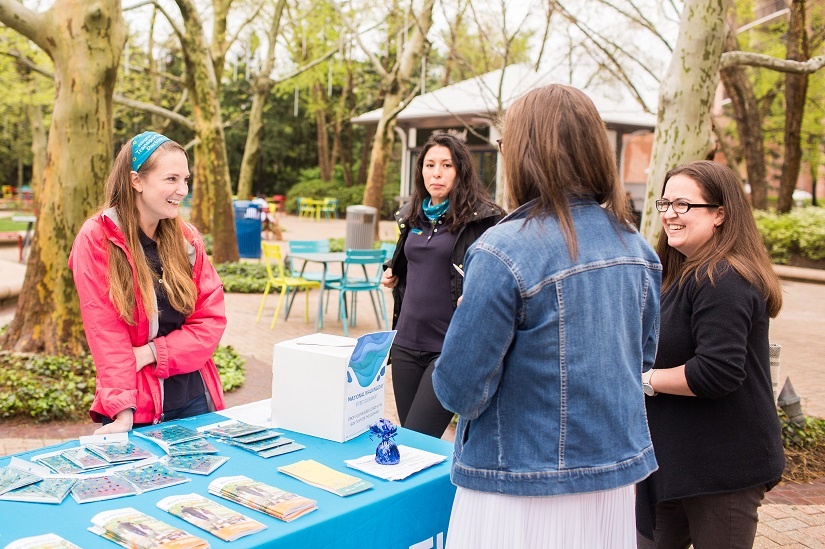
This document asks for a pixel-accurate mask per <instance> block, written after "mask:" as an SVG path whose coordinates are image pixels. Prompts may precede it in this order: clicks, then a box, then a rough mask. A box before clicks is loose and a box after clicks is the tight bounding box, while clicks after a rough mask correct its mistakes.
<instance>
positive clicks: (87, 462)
mask: <svg viewBox="0 0 825 549" xmlns="http://www.w3.org/2000/svg"><path fill="white" fill-rule="evenodd" d="M63 457H65V458H66V459H68V460H69V461H71V462H72V463H74V464H75V465H77V466H78V467H82V468H83V470H84V471H88V470H91V469H100V468H102V467H108V466H109V462H108V461H106V460H105V459H101V458H99V457H98V456H96V455H95V454H93V453H91V452H90V451H89V450H87V449H85V448H72V449H71V450H66V451H64V452H63Z"/></svg>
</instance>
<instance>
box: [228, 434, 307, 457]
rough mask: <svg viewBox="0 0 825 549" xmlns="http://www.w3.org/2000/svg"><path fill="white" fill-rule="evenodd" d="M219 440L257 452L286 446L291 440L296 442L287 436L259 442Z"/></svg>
mask: <svg viewBox="0 0 825 549" xmlns="http://www.w3.org/2000/svg"><path fill="white" fill-rule="evenodd" d="M218 440H220V441H221V442H225V443H226V444H231V445H232V446H237V447H238V448H243V449H244V450H247V451H249V452H255V453H257V452H260V451H262V450H269V449H270V448H277V447H278V446H286V445H287V444H289V443H291V442H295V441H294V440H292V439H291V438H285V437H280V436H278V437H273V438H267V439H264V440H259V441H257V442H235V440H234V439H231V438H220V439H218Z"/></svg>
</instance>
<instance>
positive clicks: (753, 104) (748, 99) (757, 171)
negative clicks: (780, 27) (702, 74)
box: [720, 31, 768, 210]
mask: <svg viewBox="0 0 825 549" xmlns="http://www.w3.org/2000/svg"><path fill="white" fill-rule="evenodd" d="M738 49H739V43H738V41H737V39H736V34H735V33H734V32H733V31H730V32H728V36H727V39H726V43H725V50H726V51H737V50H738ZM720 76H721V78H722V84H723V85H724V86H725V89H726V90H727V92H728V95H729V96H730V99H731V104H732V105H733V118H734V120H735V121H736V128H737V133H738V134H739V141H740V143H741V146H742V156H743V157H744V159H745V166H746V169H747V172H748V184H749V185H750V187H751V204H752V206H753V207H754V208H756V209H759V210H764V209H767V207H768V180H767V174H766V170H765V146H764V142H763V140H762V114H761V113H760V112H759V102H758V101H757V100H756V94H755V93H754V91H753V86H752V85H751V81H750V78H749V77H748V73H747V70H746V69H745V68H744V67H742V66H741V65H735V66H732V67H728V68H725V69H722V70H721V71H720Z"/></svg>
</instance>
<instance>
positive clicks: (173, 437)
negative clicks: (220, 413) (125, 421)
mask: <svg viewBox="0 0 825 549" xmlns="http://www.w3.org/2000/svg"><path fill="white" fill-rule="evenodd" d="M134 433H135V435H137V436H139V437H143V438H145V439H148V440H151V441H152V442H154V443H155V444H157V445H158V446H160V447H161V448H163V449H164V450H165V451H166V452H167V453H169V447H170V446H172V445H173V444H180V443H182V442H188V441H190V440H195V439H199V438H203V434H201V433H199V432H197V431H195V430H193V429H189V428H188V427H183V426H182V425H165V426H163V427H155V428H153V429H149V430H146V431H134Z"/></svg>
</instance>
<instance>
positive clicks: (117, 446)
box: [85, 441, 154, 463]
mask: <svg viewBox="0 0 825 549" xmlns="http://www.w3.org/2000/svg"><path fill="white" fill-rule="evenodd" d="M85 448H86V449H87V450H89V451H91V452H92V453H94V454H96V455H97V456H99V457H101V458H103V459H105V460H106V461H107V462H109V463H123V462H126V461H137V460H139V459H146V458H151V457H154V454H152V453H151V452H149V451H148V450H144V449H143V448H141V447H139V446H135V445H134V444H132V443H131V442H128V441H127V442H115V443H110V444H87V445H86V446H85Z"/></svg>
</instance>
